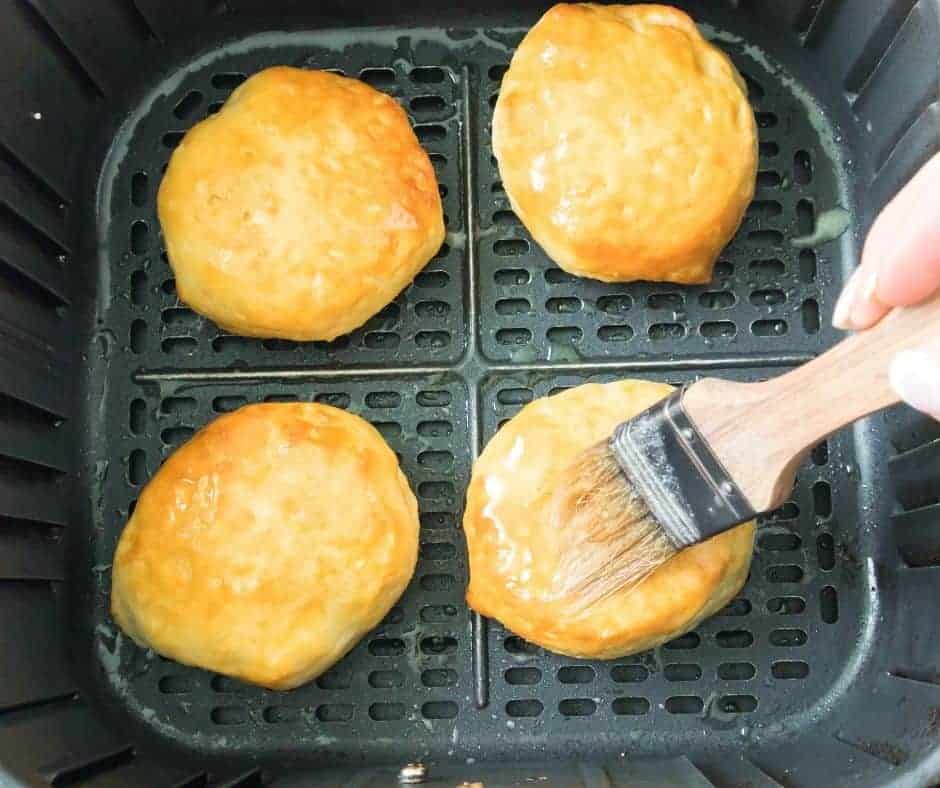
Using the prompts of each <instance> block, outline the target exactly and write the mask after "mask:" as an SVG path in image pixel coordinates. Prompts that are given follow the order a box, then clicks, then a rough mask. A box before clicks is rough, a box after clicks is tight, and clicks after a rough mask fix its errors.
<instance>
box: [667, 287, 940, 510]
mask: <svg viewBox="0 0 940 788" xmlns="http://www.w3.org/2000/svg"><path fill="white" fill-rule="evenodd" d="M938 340H940V293H938V294H936V295H935V296H934V297H933V298H932V299H931V300H929V301H925V302H924V303H922V304H918V305H917V306H912V307H905V308H898V309H894V310H893V311H892V312H890V313H889V314H888V315H887V316H886V317H885V318H884V319H883V320H882V321H881V322H879V323H878V324H877V325H875V326H874V327H872V328H870V329H868V330H867V331H861V332H859V333H857V334H853V335H851V336H849V337H847V338H846V339H843V340H842V341H841V342H839V344H837V345H836V346H835V347H833V348H831V349H830V350H828V351H826V352H825V353H823V354H822V355H821V356H818V357H817V358H815V359H813V360H812V361H809V362H807V363H806V364H804V365H803V366H801V367H799V368H797V369H794V370H793V371H792V372H788V373H786V374H785V375H780V376H779V377H776V378H772V379H770V380H767V381H764V382H761V383H735V382H732V381H728V380H719V379H717V378H705V379H704V380H700V381H698V382H697V383H695V384H693V385H692V386H691V387H690V388H689V390H688V391H687V392H686V395H685V399H684V405H685V408H686V411H687V412H688V414H689V416H690V417H691V418H692V420H693V421H694V422H695V424H696V426H697V427H698V429H699V431H700V432H701V433H702V434H703V435H704V437H705V438H706V439H707V440H708V442H709V444H710V445H711V447H712V448H713V449H714V451H715V454H716V455H717V456H718V458H719V459H720V460H721V462H722V463H723V464H724V466H725V468H726V470H727V471H728V472H729V474H730V475H731V478H733V479H734V480H735V482H737V484H738V485H739V486H740V488H741V490H742V491H743V492H744V494H745V495H746V496H747V498H748V500H749V501H750V502H751V505H752V506H753V507H754V509H755V510H756V511H759V512H763V511H768V510H770V509H774V508H776V507H777V506H779V505H780V504H782V503H783V502H784V501H785V500H786V497H787V496H788V495H789V493H790V490H791V489H792V488H793V479H794V476H795V474H796V469H797V467H798V466H799V464H800V463H801V461H802V459H803V457H804V456H805V454H806V452H807V451H808V450H809V449H811V448H812V447H813V446H814V445H815V444H816V443H818V442H819V441H820V440H822V439H823V438H825V437H826V436H827V435H829V434H830V433H832V432H835V431H836V430H837V429H839V428H840V427H844V426H845V425H846V424H850V423H851V422H853V421H856V420H858V419H860V418H862V417H863V416H867V415H868V414H869V413H872V412H873V411H876V410H880V409H881V408H885V407H887V406H888V405H892V404H894V403H895V402H897V401H898V399H899V398H898V395H897V394H896V393H895V391H894V389H893V388H892V387H891V385H890V383H889V382H888V370H889V367H890V365H891V362H892V360H893V359H894V357H895V356H896V355H897V354H898V353H899V352H901V351H902V350H908V349H915V348H920V347H923V346H925V345H927V344H928V343H930V342H937V341H938Z"/></svg>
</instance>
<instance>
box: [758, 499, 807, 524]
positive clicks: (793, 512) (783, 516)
mask: <svg viewBox="0 0 940 788" xmlns="http://www.w3.org/2000/svg"><path fill="white" fill-rule="evenodd" d="M799 516H800V507H799V506H797V505H796V504H795V503H794V502H793V501H787V502H786V503H785V504H783V505H782V506H780V507H778V508H777V509H774V510H772V511H770V512H767V513H766V514H765V515H763V517H762V519H764V520H795V519H796V518H797V517H799Z"/></svg>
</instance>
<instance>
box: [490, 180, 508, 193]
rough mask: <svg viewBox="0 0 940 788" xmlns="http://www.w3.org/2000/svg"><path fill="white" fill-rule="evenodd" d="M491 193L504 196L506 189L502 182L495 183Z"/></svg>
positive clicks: (491, 187)
mask: <svg viewBox="0 0 940 788" xmlns="http://www.w3.org/2000/svg"><path fill="white" fill-rule="evenodd" d="M490 191H491V192H493V194H503V193H505V191H506V189H505V188H504V187H503V182H502V181H493V184H492V185H491V186H490Z"/></svg>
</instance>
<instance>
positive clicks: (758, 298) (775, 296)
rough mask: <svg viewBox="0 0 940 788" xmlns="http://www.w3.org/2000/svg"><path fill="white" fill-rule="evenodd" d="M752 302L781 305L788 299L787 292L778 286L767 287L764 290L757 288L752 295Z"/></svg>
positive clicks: (761, 304)
mask: <svg viewBox="0 0 940 788" xmlns="http://www.w3.org/2000/svg"><path fill="white" fill-rule="evenodd" d="M750 300H751V303H752V304H753V305H754V306H770V307H773V306H779V305H780V304H782V303H784V302H785V301H786V300H787V294H786V293H785V292H784V291H783V290H779V289H777V288H767V289H764V290H755V291H754V292H753V293H751V295H750Z"/></svg>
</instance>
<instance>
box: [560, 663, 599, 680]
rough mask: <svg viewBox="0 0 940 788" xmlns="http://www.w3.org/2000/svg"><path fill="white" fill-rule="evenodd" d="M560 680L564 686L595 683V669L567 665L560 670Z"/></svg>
mask: <svg viewBox="0 0 940 788" xmlns="http://www.w3.org/2000/svg"><path fill="white" fill-rule="evenodd" d="M558 680H559V681H560V682H561V683H562V684H589V683H590V682H592V681H594V668H590V667H588V666H587V665H566V666H565V667H563V668H559V669H558Z"/></svg>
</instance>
